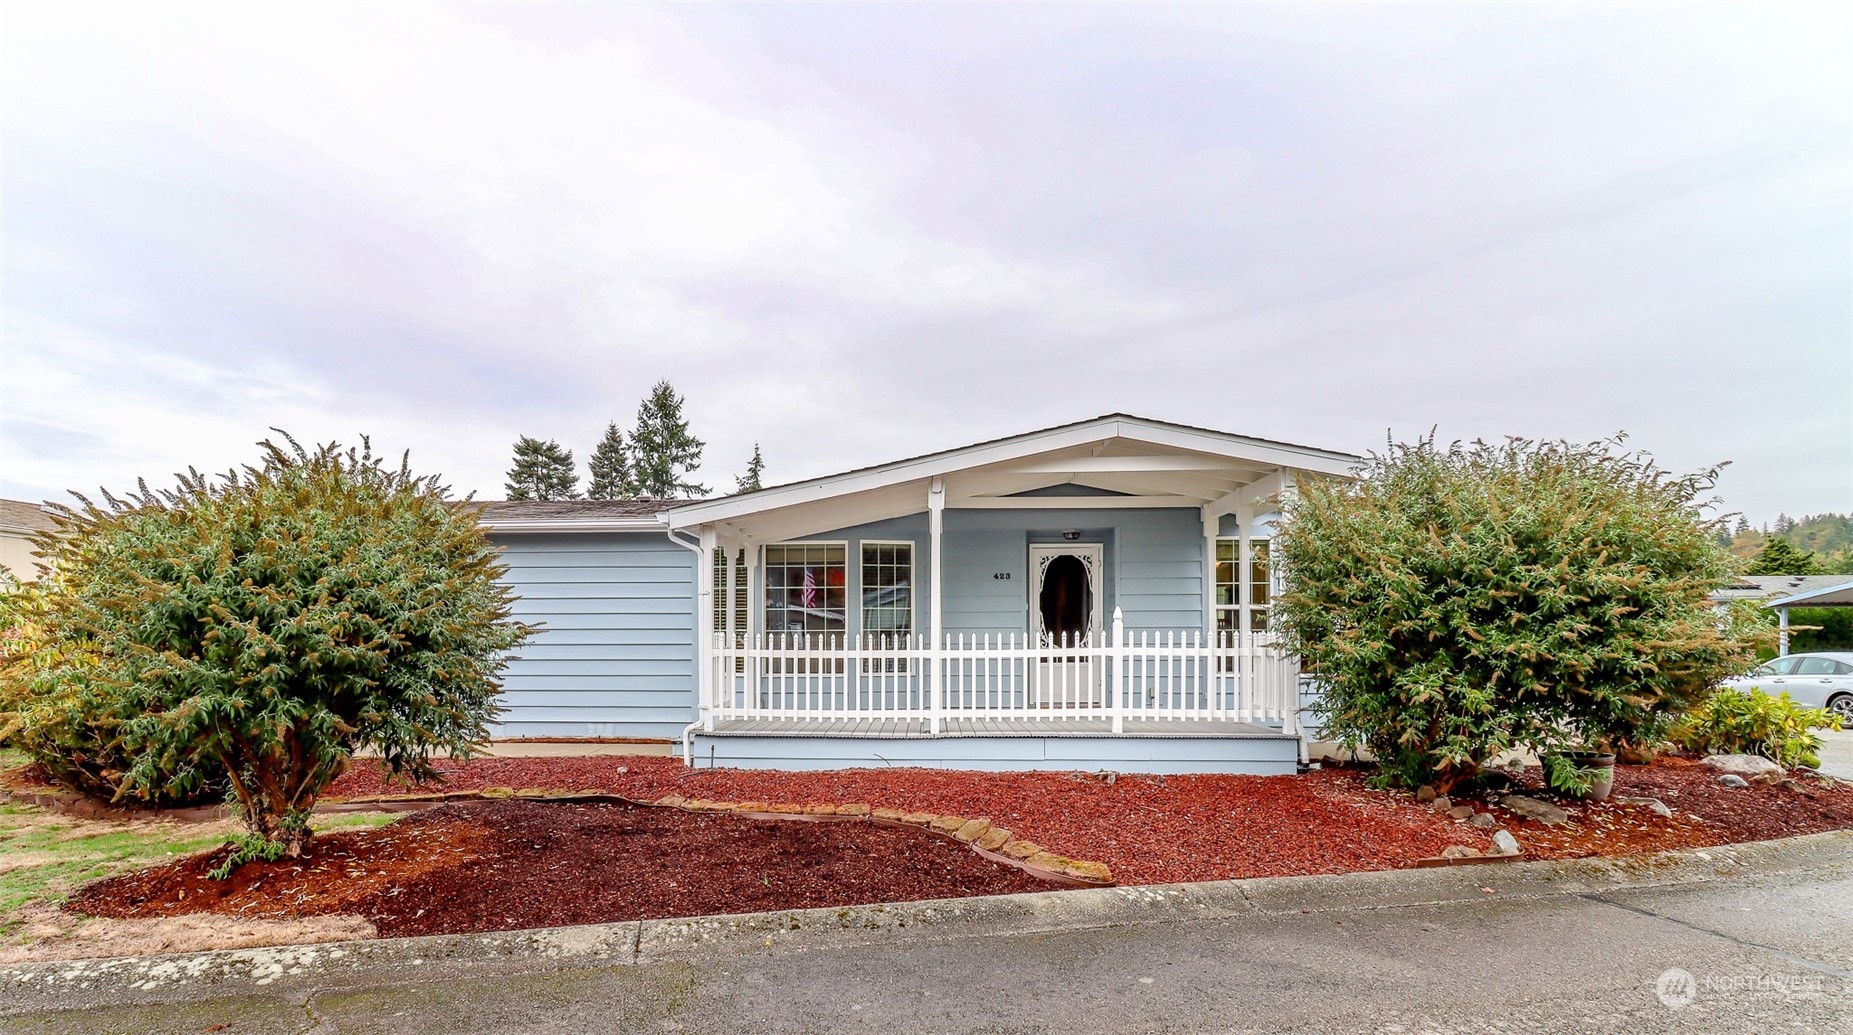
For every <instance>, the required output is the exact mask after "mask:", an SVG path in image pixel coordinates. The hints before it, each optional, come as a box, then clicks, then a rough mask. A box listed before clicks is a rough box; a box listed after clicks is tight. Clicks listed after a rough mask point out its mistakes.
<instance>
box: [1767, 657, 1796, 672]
mask: <svg viewBox="0 0 1853 1035" xmlns="http://www.w3.org/2000/svg"><path fill="white" fill-rule="evenodd" d="M1800 661H1801V659H1800V658H1796V657H1787V658H1777V659H1776V660H1774V661H1772V662H1770V663H1769V664H1767V665H1764V666H1763V668H1766V669H1768V670H1769V671H1768V672H1763V671H1762V670H1761V669H1759V670H1758V672H1759V673H1760V674H1762V675H1770V676H1786V675H1789V674H1791V673H1793V672H1794V671H1795V666H1796V664H1797V663H1798V662H1800Z"/></svg>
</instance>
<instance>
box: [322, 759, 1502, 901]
mask: <svg viewBox="0 0 1853 1035" xmlns="http://www.w3.org/2000/svg"><path fill="white" fill-rule="evenodd" d="M485 787H516V788H520V787H546V788H561V789H573V790H579V789H590V788H600V789H603V790H610V791H614V792H616V793H618V794H621V795H624V796H626V797H629V798H637V799H655V798H660V797H662V796H664V795H666V794H672V793H673V794H681V795H684V796H686V797H689V798H709V799H713V800H719V801H766V802H792V803H796V804H800V805H826V804H828V805H841V804H849V803H866V804H868V805H871V806H873V807H877V808H880V807H887V808H896V809H905V810H908V811H913V812H933V813H938V814H941V815H958V816H967V817H983V818H986V819H989V820H991V822H993V823H995V824H997V825H998V826H1003V827H1008V828H1009V829H1010V830H1011V831H1012V832H1013V833H1015V834H1016V836H1017V837H1019V838H1022V839H1024V840H1029V841H1034V842H1036V843H1037V844H1040V845H1042V846H1044V847H1045V848H1048V849H1049V850H1050V851H1054V852H1059V853H1061V854H1062V855H1066V856H1070V857H1073V858H1076V859H1090V860H1093V861H1096V862H1103V863H1106V864H1107V866H1109V867H1111V868H1112V870H1113V876H1114V879H1115V880H1116V881H1118V882H1119V883H1121V884H1163V883H1170V882H1173V881H1191V880H1217V879H1224V878H1234V877H1272V876H1282V875H1287V874H1304V873H1351V872H1355V871H1358V870H1391V869H1399V868H1401V867H1405V866H1409V865H1411V864H1412V863H1414V862H1415V861H1416V860H1417V859H1420V858H1422V857H1424V856H1434V855H1440V854H1441V851H1442V849H1444V848H1446V847H1447V846H1448V845H1451V844H1463V845H1470V846H1472V847H1476V848H1480V849H1483V850H1484V849H1487V848H1489V847H1490V846H1491V843H1492V842H1491V837H1490V833H1489V832H1488V831H1483V830H1476V829H1473V828H1471V827H1467V826H1465V825H1461V824H1456V823H1453V822H1452V821H1450V820H1448V819H1447V818H1446V817H1445V816H1439V815H1436V814H1434V813H1432V812H1430V811H1429V810H1427V809H1422V808H1415V807H1413V801H1412V799H1410V797H1409V796H1408V795H1397V794H1389V793H1384V792H1379V791H1371V790H1368V789H1366V788H1365V787H1364V784H1363V778H1362V777H1361V776H1359V775H1358V774H1356V773H1352V772H1344V771H1338V770H1329V769H1328V770H1321V771H1316V772H1311V773H1307V774H1305V775H1304V776H1270V777H1255V776H1170V777H1156V776H1151V777H1147V776H1121V777H1119V778H1118V779H1117V780H1116V781H1115V782H1114V783H1112V784H1108V783H1106V782H1105V781H1103V780H1100V779H1098V778H1095V777H1093V776H1089V775H1085V774H1079V773H1064V772H1045V773H977V772H964V771H954V770H944V769H846V770H830V771H825V772H808V773H792V772H775V771H766V770H745V769H689V768H688V767H686V766H684V765H683V764H682V763H680V762H678V761H675V760H674V759H668V758H649V757H634V756H611V755H604V756H592V757H578V758H482V759H476V760H473V761H470V762H467V763H461V764H458V765H456V766H454V767H453V768H452V769H451V770H450V772H449V778H448V782H447V783H445V784H444V785H443V788H444V789H446V790H478V789H481V788H485ZM405 790H406V788H404V787H403V786H394V785H389V784H387V783H385V782H384V781H382V780H381V779H380V776H379V771H378V769H377V768H376V767H374V766H372V765H369V764H367V763H364V762H356V763H355V765H354V767H353V768H352V769H351V770H350V771H349V772H348V773H347V774H346V775H344V776H342V777H341V779H340V780H339V781H337V782H336V784H335V785H334V787H332V788H331V789H330V790H329V792H328V795H329V796H330V797H360V796H363V795H372V794H386V793H395V792H400V793H402V792H404V791H405Z"/></svg>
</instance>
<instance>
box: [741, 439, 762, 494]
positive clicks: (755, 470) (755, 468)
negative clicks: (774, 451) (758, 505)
mask: <svg viewBox="0 0 1853 1035" xmlns="http://www.w3.org/2000/svg"><path fill="white" fill-rule="evenodd" d="M765 473H766V461H765V458H763V457H761V456H760V455H759V443H757V442H755V443H753V458H752V459H751V460H748V461H747V462H746V473H745V474H743V475H740V476H739V477H738V478H735V479H734V480H733V491H735V492H758V491H759V490H760V489H763V488H765V485H764V484H763V483H762V482H761V478H762V476H763V475H764V474H765Z"/></svg>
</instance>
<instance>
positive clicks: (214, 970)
mask: <svg viewBox="0 0 1853 1035" xmlns="http://www.w3.org/2000/svg"><path fill="white" fill-rule="evenodd" d="M1837 864H1838V865H1853V830H1839V831H1830V832H1827V833H1823V834H1809V835H1805V836H1802V837H1794V838H1787V839H1784V840H1780V841H1760V842H1750V843H1745V844H1738V845H1725V846H1720V847H1717V848H1707V849H1693V850H1687V851H1679V852H1666V853H1661V854H1658V855H1651V856H1633V857H1625V858H1614V859H1608V858H1599V859H1576V860H1568V861H1562V862H1520V863H1512V864H1509V865H1506V866H1500V867H1496V868H1488V867H1459V868H1453V867H1450V868H1438V869H1412V870H1384V871H1377V872H1371V873H1353V874H1341V875H1336V876H1320V877H1265V878H1251V879H1246V880H1230V881H1207V882H1203V883H1196V884H1169V885H1150V886H1144V887H1116V888H1086V889H1077V890H1073V891H1051V892H1033V893H1029V894H1020V895H996V896H990V897H985V898H969V899H941V900H936V901H930V902H909V903H885V904H880V905H869V906H849V907H843V908H837V909H807V910H791V911H785V912H776V913H748V914H741V915H735V916H711V917H695V918H686V919H668V920H645V921H631V922H627V923H616V924H595V925H588V926H583V927H556V928H543V929H538V930H531V931H511V932H503V933H496V934H469V935H438V936H433V937H424V938H394V939H380V940H376V941H359V942H331V943H327V944H321V945H294V946H279V947H274V948H262V949H229V950H219V951H214V952H198V953H182V954H175V955H166V956H133V957H119V958H113V959H95V960H59V961H49V962H45V963H28V964H20V965H16V966H8V967H0V1017H7V1016H19V1015H23V1014H31V1013H40V1012H44V1011H49V1010H59V1009H68V1008H73V1007H80V1006H85V1005H92V1004H97V1003H109V1004H113V1005H129V1004H142V1003H166V1002H177V1001H190V1000H197V999H204V998H222V997H231V996H241V995H255V994H264V993H286V992H294V991H297V990H301V989H308V988H316V989H327V988H339V987H361V986H366V985H373V984H379V983H382V982H385V981H390V980H403V979H406V978H408V976H410V975H414V974H419V973H428V972H432V971H437V970H439V969H441V970H442V971H443V974H444V976H445V977H448V978H456V977H460V976H465V977H467V976H469V975H470V974H484V975H487V974H491V973H506V972H511V971H521V972H536V971H546V970H566V969H585V968H592V967H609V966H633V965H638V964H651V963H661V962H675V961H681V960H689V959H695V958H700V959H714V958H724V957H729V956H746V955H754V954H761V953H772V952H778V953H786V952H807V951H817V950H824V949H832V948H841V947H846V946H854V945H862V944H868V943H870V942H875V941H884V942H893V941H897V940H919V941H939V940H949V939H957V938H973V937H989V936H1006V935H1017V934H1031V933H1043V932H1051V931H1062V930H1080V929H1086V928H1097V927H1116V926H1124V925H1131V924H1151V923H1176V922H1180V921H1201V920H1216V919H1224V918H1230V917H1239V916H1265V915H1269V914H1289V913H1303V912H1327V911H1345V910H1366V909H1397V908H1407V907H1411V906H1421V905H1429V904H1439V903H1460V902H1467V901H1474V902H1479V901H1496V900H1500V899H1504V900H1510V899H1513V898H1544V897H1549V896H1554V895H1578V894H1591V893H1600V892H1611V891H1618V890H1625V889H1630V888H1643V887H1655V886H1665V885H1674V884H1692V883H1700V882H1704V881H1710V880H1717V879H1720V878H1732V877H1744V876H1752V875H1756V874H1762V873H1783V872H1793V871H1799V870H1815V869H1819V868H1821V867H1823V866H1830V865H1837ZM1485 889H1491V892H1492V893H1491V894H1489V893H1488V891H1487V890H1485ZM434 976H435V975H434Z"/></svg>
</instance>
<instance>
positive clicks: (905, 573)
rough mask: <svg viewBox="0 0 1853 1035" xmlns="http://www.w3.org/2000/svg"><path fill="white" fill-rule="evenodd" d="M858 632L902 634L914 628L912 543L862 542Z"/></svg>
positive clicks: (882, 634) (867, 634)
mask: <svg viewBox="0 0 1853 1035" xmlns="http://www.w3.org/2000/svg"><path fill="white" fill-rule="evenodd" d="M861 574H862V581H861V584H860V587H859V588H860V589H861V592H862V634H863V635H864V636H872V637H877V638H879V637H895V638H903V637H906V636H907V635H909V634H910V633H912V632H913V631H914V544H912V543H867V542H865V543H863V544H862V573H861Z"/></svg>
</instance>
